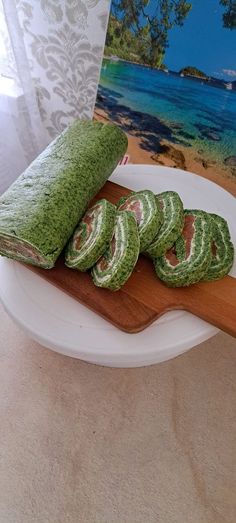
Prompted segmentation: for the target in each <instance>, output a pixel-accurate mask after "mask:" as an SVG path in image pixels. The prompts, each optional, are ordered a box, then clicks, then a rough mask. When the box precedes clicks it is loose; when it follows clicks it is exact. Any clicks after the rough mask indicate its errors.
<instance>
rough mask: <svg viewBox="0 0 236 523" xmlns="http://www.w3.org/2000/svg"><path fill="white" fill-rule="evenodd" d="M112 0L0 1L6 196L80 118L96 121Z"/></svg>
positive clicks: (0, 126)
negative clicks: (21, 177)
mask: <svg viewBox="0 0 236 523" xmlns="http://www.w3.org/2000/svg"><path fill="white" fill-rule="evenodd" d="M108 14H109V0H0V193H2V192H3V191H4V190H5V189H6V188H7V187H8V186H9V185H10V184H11V183H12V181H14V179H15V178H16V177H17V176H18V175H19V174H20V173H21V172H22V171H23V170H24V169H25V167H26V166H27V165H28V164H29V163H30V162H31V161H32V159H33V158H35V157H36V156H37V155H38V154H39V152H40V151H41V150H42V149H43V148H44V147H45V146H46V145H47V144H48V143H49V142H50V141H51V140H52V139H53V138H54V137H55V136H56V135H57V134H58V133H60V132H61V131H62V130H63V129H64V127H65V126H66V125H68V124H69V123H70V121H72V120H73V119H74V118H91V117H92V114H93V107H94V103H95V99H96V91H97V84H98V80H99V72H100V66H101V60H102V54H103V46H104V41H105V34H106V25H107V20H108Z"/></svg>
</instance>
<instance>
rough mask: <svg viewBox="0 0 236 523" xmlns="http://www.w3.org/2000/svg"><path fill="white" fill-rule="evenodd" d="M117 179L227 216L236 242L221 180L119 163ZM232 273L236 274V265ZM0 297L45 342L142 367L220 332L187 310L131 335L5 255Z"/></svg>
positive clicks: (230, 201) (92, 358) (86, 356)
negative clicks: (168, 193)
mask: <svg viewBox="0 0 236 523" xmlns="http://www.w3.org/2000/svg"><path fill="white" fill-rule="evenodd" d="M111 179H112V181H114V182H116V183H119V184H121V185H124V186H126V187H129V188H130V189H134V190H140V189H146V188H148V189H151V190H153V191H154V192H156V193H158V192H162V191H166V190H173V191H177V192H178V193H179V195H180V197H181V198H182V199H183V201H184V205H185V207H186V208H202V209H204V210H206V211H209V212H216V213H219V214H221V215H222V216H223V217H224V218H226V220H227V221H228V224H229V227H230V231H231V235H232V239H233V241H234V243H235V244H236V225H235V216H236V204H235V199H234V197H233V196H231V195H230V194H229V193H227V192H226V191H224V190H223V189H221V187H219V186H218V185H216V184H214V183H212V182H210V181H208V180H206V179H204V178H201V177H200V176H197V175H194V174H191V173H187V172H186V171H182V170H179V169H173V168H168V167H156V166H151V165H128V166H120V167H118V168H117V169H116V171H115V172H114V174H113V175H112V177H111ZM231 275H233V276H236V266H235V265H234V268H233V270H232V271H231ZM0 282H1V283H0V298H1V300H2V302H3V305H4V307H5V309H6V310H7V311H8V313H9V314H10V315H11V317H12V318H13V319H14V320H15V321H16V322H17V323H18V324H19V325H20V326H21V327H22V328H23V329H24V330H25V331H26V332H27V333H28V334H29V335H30V336H31V337H32V338H33V339H35V340H37V341H38V342H39V343H41V344H42V345H44V346H46V347H48V348H50V349H52V350H55V351H58V352H61V353H62V354H66V355H68V356H72V357H75V358H80V359H82V360H85V361H87V362H91V363H96V364H100V365H107V366H112V367H141V366H145V365H151V364H153V363H158V362H161V361H165V360H168V359H170V358H173V357H175V356H177V355H178V354H181V353H183V352H185V351H186V350H188V349H190V348H191V347H193V346H195V345H198V344H199V343H201V342H202V341H204V340H206V339H208V338H210V337H211V336H213V335H214V334H216V333H217V332H218V331H217V329H216V328H214V327H213V326H211V325H209V324H208V323H206V322H204V321H202V320H200V319H199V318H197V317H195V316H193V315H192V314H189V313H187V312H184V311H173V312H169V313H167V314H165V315H164V316H162V317H161V318H160V319H159V320H157V321H156V322H155V323H153V324H152V325H151V326H150V327H148V328H147V329H145V330H144V331H143V332H140V333H137V334H126V333H124V332H121V331H119V330H118V329H116V328H115V327H113V326H112V325H110V324H109V323H108V322H106V321H105V320H103V319H102V318H100V317H99V316H98V315H96V314H95V313H93V312H91V311H90V310H88V309H87V308H86V307H84V306H83V305H80V304H79V303H78V302H76V301H75V300H74V299H73V298H70V297H69V296H67V295H66V294H64V293H63V292H62V291H60V290H58V289H56V288H55V287H54V286H53V285H51V284H49V283H47V282H45V281H44V280H43V279H42V278H40V277H39V276H37V275H35V274H33V273H32V272H31V271H29V270H28V269H27V268H25V267H23V266H21V265H20V264H19V263H17V262H14V261H12V260H8V259H6V258H0Z"/></svg>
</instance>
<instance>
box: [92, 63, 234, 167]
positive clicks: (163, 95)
mask: <svg viewBox="0 0 236 523" xmlns="http://www.w3.org/2000/svg"><path fill="white" fill-rule="evenodd" d="M99 85H100V87H99V93H100V95H102V97H103V98H101V99H103V100H105V106H104V108H105V109H109V108H110V112H109V111H108V112H109V116H110V118H111V119H112V117H113V116H115V115H116V116H117V115H119V116H121V117H122V111H123V113H124V114H125V115H126V116H127V114H128V111H127V110H128V109H129V110H131V111H132V115H135V114H136V115H137V113H139V117H140V113H143V114H145V115H146V116H147V115H150V116H152V117H156V118H157V119H158V122H159V124H160V129H162V128H163V138H166V139H167V140H168V139H170V141H172V142H173V143H177V144H178V143H180V144H182V145H185V146H193V147H194V148H196V150H198V151H199V152H200V154H201V153H202V155H203V156H205V155H206V156H207V157H209V158H211V159H212V158H214V159H215V160H217V162H219V163H221V162H223V161H224V159H226V158H227V157H229V156H232V155H235V154H236V91H233V90H231V91H230V90H227V89H221V88H218V87H212V86H210V85H208V84H204V83H203V82H200V81H196V80H193V79H190V78H181V77H180V76H179V75H174V74H172V73H164V72H161V71H157V70H153V69H149V68H147V67H144V66H140V65H136V64H130V63H127V62H122V61H117V62H112V61H110V60H104V61H103V65H102V70H101V77H100V84H99ZM106 102H108V104H107V106H106ZM114 108H115V109H114ZM114 119H115V118H114ZM140 121H142V119H141V120H140V118H139V123H140ZM153 121H154V120H153V119H152V121H150V125H152V123H153ZM162 124H163V127H162ZM155 128H157V127H156V125H155ZM154 132H155V129H154ZM160 136H161V131H160V133H159V138H160Z"/></svg>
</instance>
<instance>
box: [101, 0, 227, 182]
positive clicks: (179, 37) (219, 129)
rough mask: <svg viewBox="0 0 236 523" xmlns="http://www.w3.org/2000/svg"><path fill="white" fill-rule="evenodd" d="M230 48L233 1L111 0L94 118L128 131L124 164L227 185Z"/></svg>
mask: <svg viewBox="0 0 236 523" xmlns="http://www.w3.org/2000/svg"><path fill="white" fill-rule="evenodd" d="M235 49H236V4H235V2H234V0H191V1H186V0H113V1H112V3H111V11H110V18H109V23H108V29H107V36H106V44H105V49H104V59H103V63H102V69H101V76H100V82H99V88H98V95H97V101H96V105H95V112H94V117H95V118H96V119H101V120H102V121H106V120H109V121H114V122H115V123H117V124H118V125H120V126H121V127H122V128H123V129H124V130H125V131H126V132H127V133H128V137H129V147H128V155H129V156H128V159H129V161H130V162H132V163H144V164H147V163H148V164H156V165H157V164H158V165H166V166H171V167H176V168H181V169H185V170H189V171H192V172H195V173H197V174H200V175H202V176H205V177H207V178H209V179H211V180H213V181H215V182H218V183H219V184H222V185H223V186H225V187H226V188H227V182H228V185H229V186H231V188H232V184H235V183H236V63H235V62H236V53H235ZM126 161H127V158H126Z"/></svg>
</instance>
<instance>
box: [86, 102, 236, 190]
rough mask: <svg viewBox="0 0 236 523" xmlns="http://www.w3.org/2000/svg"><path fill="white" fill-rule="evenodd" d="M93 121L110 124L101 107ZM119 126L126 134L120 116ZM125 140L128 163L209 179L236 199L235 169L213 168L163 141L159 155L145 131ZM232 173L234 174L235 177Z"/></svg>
mask: <svg viewBox="0 0 236 523" xmlns="http://www.w3.org/2000/svg"><path fill="white" fill-rule="evenodd" d="M94 119H96V120H100V121H103V122H105V121H111V120H110V118H109V116H108V113H107V112H106V111H105V110H104V109H101V108H100V107H97V106H96V107H95V111H94ZM116 123H118V124H119V125H120V126H121V127H122V128H123V129H125V130H126V132H127V127H128V126H130V127H131V125H130V122H129V121H128V119H127V117H123V116H122V115H121V116H120V117H119V121H118V122H117V120H116ZM127 136H128V151H127V153H128V154H129V162H130V163H137V164H152V165H164V166H167V167H175V168H179V169H184V170H187V171H190V172H193V173H195V174H198V175H200V176H203V177H204V178H208V180H211V181H213V182H215V183H217V184H218V185H220V186H221V187H223V188H224V189H226V190H227V191H229V192H230V193H231V194H233V195H234V196H236V172H235V169H233V168H230V167H227V166H224V167H221V166H219V164H217V162H216V163H215V164H214V163H213V161H212V162H209V160H204V159H203V158H202V155H201V156H200V155H198V154H197V152H196V150H195V149H194V148H191V147H184V146H182V145H180V144H178V146H175V145H173V144H172V143H170V142H168V141H167V140H165V139H163V140H161V142H160V149H161V150H160V151H159V152H158V153H157V152H156V150H155V148H154V147H153V149H152V141H151V140H150V135H149V133H148V132H147V131H143V132H140V130H135V129H134V130H129V131H128V132H127ZM146 141H148V143H149V144H151V145H150V147H149V149H150V150H147V149H146ZM234 172H235V174H234Z"/></svg>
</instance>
